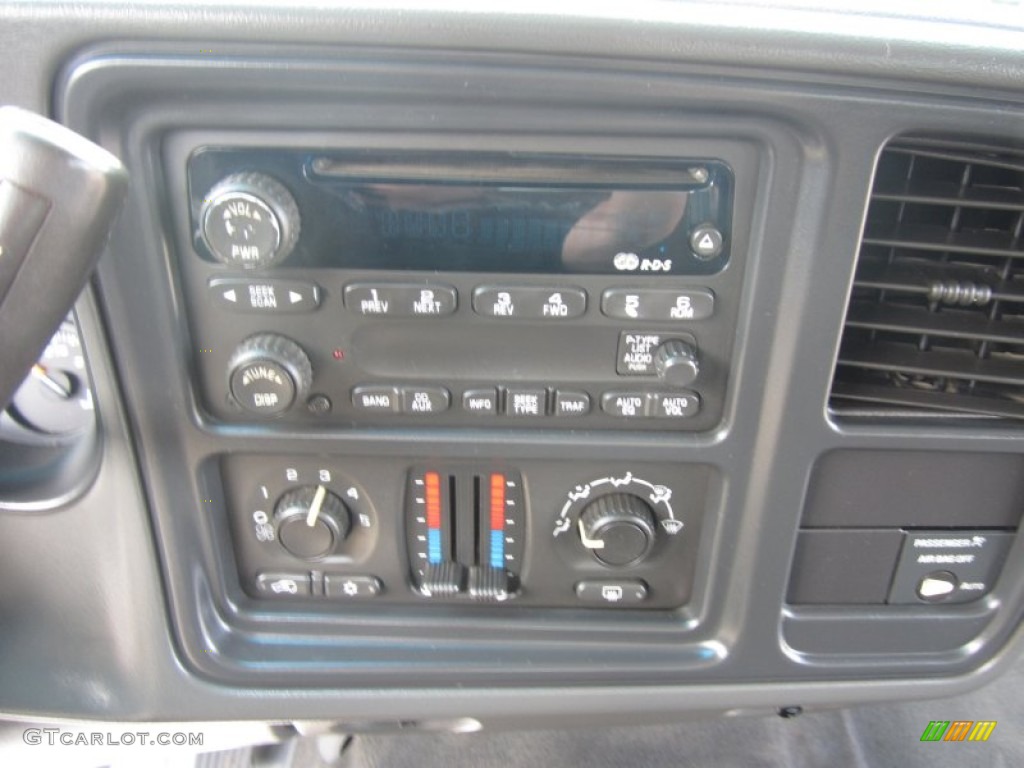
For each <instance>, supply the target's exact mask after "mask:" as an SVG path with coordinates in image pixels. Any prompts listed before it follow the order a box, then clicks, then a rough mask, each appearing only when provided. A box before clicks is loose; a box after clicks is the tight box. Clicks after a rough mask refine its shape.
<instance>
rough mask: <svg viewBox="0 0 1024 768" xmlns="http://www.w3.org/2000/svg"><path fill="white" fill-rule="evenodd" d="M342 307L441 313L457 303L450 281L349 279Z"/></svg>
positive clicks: (383, 313)
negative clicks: (373, 281)
mask: <svg viewBox="0 0 1024 768" xmlns="http://www.w3.org/2000/svg"><path fill="white" fill-rule="evenodd" d="M344 293H345V307H346V308H347V309H348V310H349V311H351V312H355V313H357V314H360V315H363V316H366V317H444V316H445V315H450V314H452V313H453V312H454V311H455V308H456V307H457V306H458V294H457V293H456V292H455V289H454V288H452V287H451V286H450V285H434V284H428V285H423V284H413V283H350V284H349V285H346V286H345V292H344Z"/></svg>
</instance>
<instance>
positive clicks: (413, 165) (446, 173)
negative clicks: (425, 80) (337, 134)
mask: <svg viewBox="0 0 1024 768" xmlns="http://www.w3.org/2000/svg"><path fill="white" fill-rule="evenodd" d="M447 158H448V159H447V160H445V159H444V156H436V155H429V154H427V155H423V154H413V155H406V156H399V157H398V158H396V157H395V155H394V154H393V153H389V154H388V155H387V156H374V155H357V156H354V157H344V158H331V157H318V158H316V159H314V160H313V162H312V164H311V171H312V174H311V175H312V176H313V177H314V178H316V177H321V178H325V179H344V180H346V181H356V180H372V181H377V182H381V181H387V182H392V183H400V182H424V181H425V182H434V183H437V181H438V180H439V179H443V180H444V181H445V182H449V183H451V182H455V183H473V184H503V185H507V184H542V185H547V184H551V185H557V186H566V185H567V184H572V185H583V186H586V185H600V186H607V185H619V186H627V187H630V188H641V189H642V188H651V187H665V186H671V187H674V188H696V187H701V186H704V185H706V184H707V183H708V180H709V178H710V177H709V174H708V170H707V168H706V167H704V166H701V165H699V164H697V163H693V162H690V163H686V162H683V163H672V162H669V161H666V160H664V159H661V160H659V161H658V162H657V163H644V162H642V161H638V160H637V159H636V158H630V159H625V158H621V159H620V158H594V157H588V158H587V159H586V162H583V163H581V162H580V158H578V157H559V156H557V155H552V156H531V155H525V156H524V155H459V156H458V158H457V159H456V160H455V161H454V162H453V161H452V159H451V155H447Z"/></svg>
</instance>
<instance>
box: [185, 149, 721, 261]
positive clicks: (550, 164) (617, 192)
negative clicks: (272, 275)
mask: <svg viewBox="0 0 1024 768" xmlns="http://www.w3.org/2000/svg"><path fill="white" fill-rule="evenodd" d="M229 159H230V160H231V162H225V161H227V160H229ZM253 160H258V162H253ZM209 166H212V167H209ZM219 166H224V167H223V168H221V167H219ZM254 166H257V167H259V170H260V171H261V172H265V173H268V174H269V175H272V176H274V177H275V178H276V179H278V180H279V181H280V182H281V183H283V184H284V185H285V186H286V187H288V188H289V189H290V191H291V193H292V194H293V195H294V197H295V199H296V202H297V205H298V208H299V211H300V213H301V217H302V218H301V232H302V234H301V236H300V238H299V243H298V247H297V249H296V257H295V258H294V259H292V260H290V262H289V265H290V266H291V265H292V262H293V261H294V262H296V264H295V265H296V266H298V265H306V266H317V267H331V268H341V269H383V270H416V271H432V272H447V271H458V272H511V273H540V274H566V273H573V274H623V273H627V274H636V275H652V276H654V275H658V274H671V275H691V274H692V275H701V274H711V273H714V272H718V271H720V270H721V269H722V268H723V267H724V266H725V264H726V263H727V261H728V256H729V246H730V245H731V244H730V242H729V237H728V233H729V226H730V219H731V206H732V177H731V173H730V171H729V169H728V168H727V167H726V166H725V165H724V164H722V163H719V162H714V161H712V162H709V161H706V160H704V161H678V160H673V161H658V162H655V161H652V160H651V159H644V160H643V161H635V160H629V159H622V158H614V159H607V158H605V159H600V160H592V159H586V160H581V159H580V158H567V157H564V156H552V157H543V156H537V155H532V156H512V155H509V156H480V155H468V156H466V157H465V158H459V157H458V156H452V155H450V154H448V155H444V156H443V159H439V158H438V157H436V156H426V157H424V156H413V157H401V156H399V157H398V158H395V157H394V156H365V155H355V156H348V157H344V156H330V157H325V156H309V155H306V156H301V155H300V153H289V152H280V153H269V152H267V151H265V150H263V151H259V152H254V151H242V150H238V151H232V150H208V151H205V152H201V153H198V154H197V155H194V156H193V158H192V161H191V166H190V179H191V183H192V194H193V198H195V197H196V196H201V195H202V194H203V193H204V191H205V190H204V189H203V188H202V186H203V185H204V184H206V185H212V184H213V183H215V182H216V179H217V177H218V176H219V175H222V174H224V173H230V172H237V171H238V169H239V168H242V169H246V170H248V169H252V168H253V167H254ZM207 179H209V181H207ZM709 230H711V231H712V233H713V234H714V235H715V236H716V237H714V238H712V239H711V240H708V239H707V237H706V236H705V237H704V240H703V247H702V245H701V240H700V239H699V238H700V237H701V236H702V235H703V234H704V233H706V232H707V231H709Z"/></svg>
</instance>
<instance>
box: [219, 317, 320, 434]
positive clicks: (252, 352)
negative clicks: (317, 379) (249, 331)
mask: <svg viewBox="0 0 1024 768" xmlns="http://www.w3.org/2000/svg"><path fill="white" fill-rule="evenodd" d="M229 369H230V373H229V375H228V386H229V387H230V390H231V395H232V396H233V397H234V398H235V401H236V402H237V403H238V404H239V405H240V406H241V407H242V408H243V409H245V410H246V411H249V413H258V414H261V415H264V416H271V415H273V414H276V413H282V412H283V411H286V410H288V409H289V408H291V406H292V404H293V403H295V401H296V400H298V399H302V398H305V396H306V394H307V393H308V392H309V387H310V385H311V384H312V382H313V365H312V364H311V363H310V362H309V357H308V356H307V355H306V353H305V352H304V351H303V349H302V347H300V346H299V345H298V344H296V343H295V342H294V341H292V340H291V339H289V338H286V337H285V336H279V335H278V334H276V333H258V334H256V335H255V336H250V337H249V338H247V339H246V340H245V341H243V342H242V343H241V344H240V345H239V346H238V349H236V350H235V353H234V354H233V355H232V356H231V362H230V364H229Z"/></svg>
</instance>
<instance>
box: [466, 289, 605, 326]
mask: <svg viewBox="0 0 1024 768" xmlns="http://www.w3.org/2000/svg"><path fill="white" fill-rule="evenodd" d="M473 311H474V312H476V313H477V314H478V315H483V316H484V317H497V318H508V319H515V320H569V319H572V318H574V317H580V316H581V315H582V314H583V313H584V312H586V311H587V294H586V293H585V292H584V291H583V290H582V289H581V288H562V287H506V286H490V285H482V286H480V287H479V288H477V289H476V290H474V291H473Z"/></svg>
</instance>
